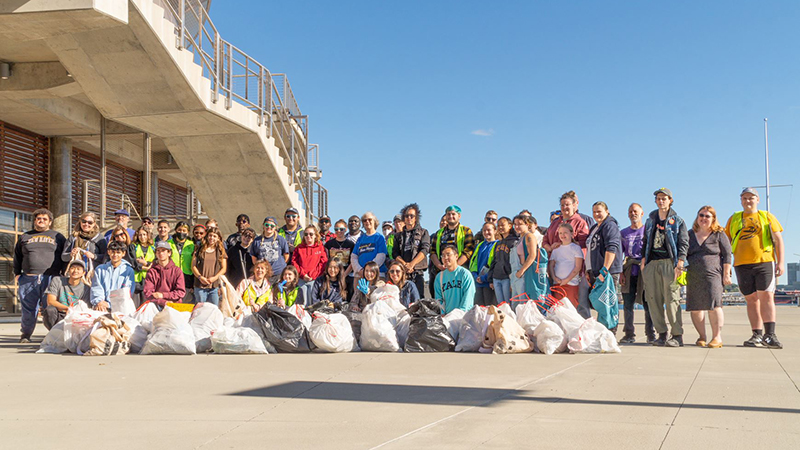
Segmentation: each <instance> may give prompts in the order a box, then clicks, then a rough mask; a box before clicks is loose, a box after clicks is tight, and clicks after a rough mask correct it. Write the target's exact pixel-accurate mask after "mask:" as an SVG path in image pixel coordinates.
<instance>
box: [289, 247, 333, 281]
mask: <svg viewBox="0 0 800 450" xmlns="http://www.w3.org/2000/svg"><path fill="white" fill-rule="evenodd" d="M327 262H328V252H327V251H326V250H325V246H324V245H322V244H316V245H307V244H306V243H305V242H303V243H302V244H300V245H298V246H297V247H295V249H294V252H292V265H293V266H294V267H295V269H297V275H298V277H299V278H300V279H301V280H302V279H303V277H304V276H306V275H308V276H309V277H311V278H313V279H315V280H316V279H317V277H319V276H320V275H321V274H322V270H323V269H324V268H325V263H327Z"/></svg>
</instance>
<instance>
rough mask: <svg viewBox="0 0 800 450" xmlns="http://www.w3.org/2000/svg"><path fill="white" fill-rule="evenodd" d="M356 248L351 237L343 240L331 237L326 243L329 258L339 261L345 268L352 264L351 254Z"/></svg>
mask: <svg viewBox="0 0 800 450" xmlns="http://www.w3.org/2000/svg"><path fill="white" fill-rule="evenodd" d="M354 248H356V244H355V243H353V242H352V241H350V240H349V239H345V240H344V241H342V242H339V241H337V240H336V239H331V240H330V241H328V242H326V243H325V249H326V250H328V259H333V260H336V261H339V263H340V264H341V265H342V268H343V269H344V268H346V267H347V266H349V265H350V254H351V253H353V249H354Z"/></svg>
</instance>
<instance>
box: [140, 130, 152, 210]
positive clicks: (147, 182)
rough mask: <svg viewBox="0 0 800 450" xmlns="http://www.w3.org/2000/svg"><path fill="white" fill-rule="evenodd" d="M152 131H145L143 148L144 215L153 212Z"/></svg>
mask: <svg viewBox="0 0 800 450" xmlns="http://www.w3.org/2000/svg"><path fill="white" fill-rule="evenodd" d="M150 144H151V142H150V133H143V139H142V150H143V151H144V155H143V158H142V159H143V160H144V215H145V217H149V216H151V215H152V214H153V152H152V147H151V145H150Z"/></svg>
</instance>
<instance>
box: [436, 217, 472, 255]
mask: <svg viewBox="0 0 800 450" xmlns="http://www.w3.org/2000/svg"><path fill="white" fill-rule="evenodd" d="M466 228H467V227H465V226H464V225H459V226H458V228H456V248H458V256H461V254H462V253H464V236H465V235H466V234H467V232H466V231H464V230H465V229H466ZM442 233H444V228H442V229H441V230H439V231H437V232H436V256H438V257H440V258H441V257H442Z"/></svg>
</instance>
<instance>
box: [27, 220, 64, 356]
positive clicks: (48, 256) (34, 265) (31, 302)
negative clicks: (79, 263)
mask: <svg viewBox="0 0 800 450" xmlns="http://www.w3.org/2000/svg"><path fill="white" fill-rule="evenodd" d="M52 223H53V213H52V212H50V211H49V210H47V209H44V208H42V209H37V210H36V211H34V212H33V230H30V231H26V232H25V234H23V235H22V236H20V237H19V240H18V241H17V244H16V246H15V247H14V277H15V278H14V281H16V282H17V286H18V289H17V300H18V301H19V304H20V306H21V307H22V322H21V327H20V332H21V335H20V339H19V342H20V343H21V344H27V343H30V342H31V335H32V334H33V330H34V329H35V328H36V317H37V315H38V314H39V309H40V308H41V307H42V306H43V299H44V292H45V290H46V289H47V287H48V286H49V285H50V280H51V279H52V278H53V277H56V276H58V275H59V274H60V273H61V266H62V261H61V255H62V254H63V252H64V244H65V243H66V241H67V239H66V238H65V237H64V236H63V235H62V234H61V233H59V232H58V231H55V230H51V229H50V224H52Z"/></svg>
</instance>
